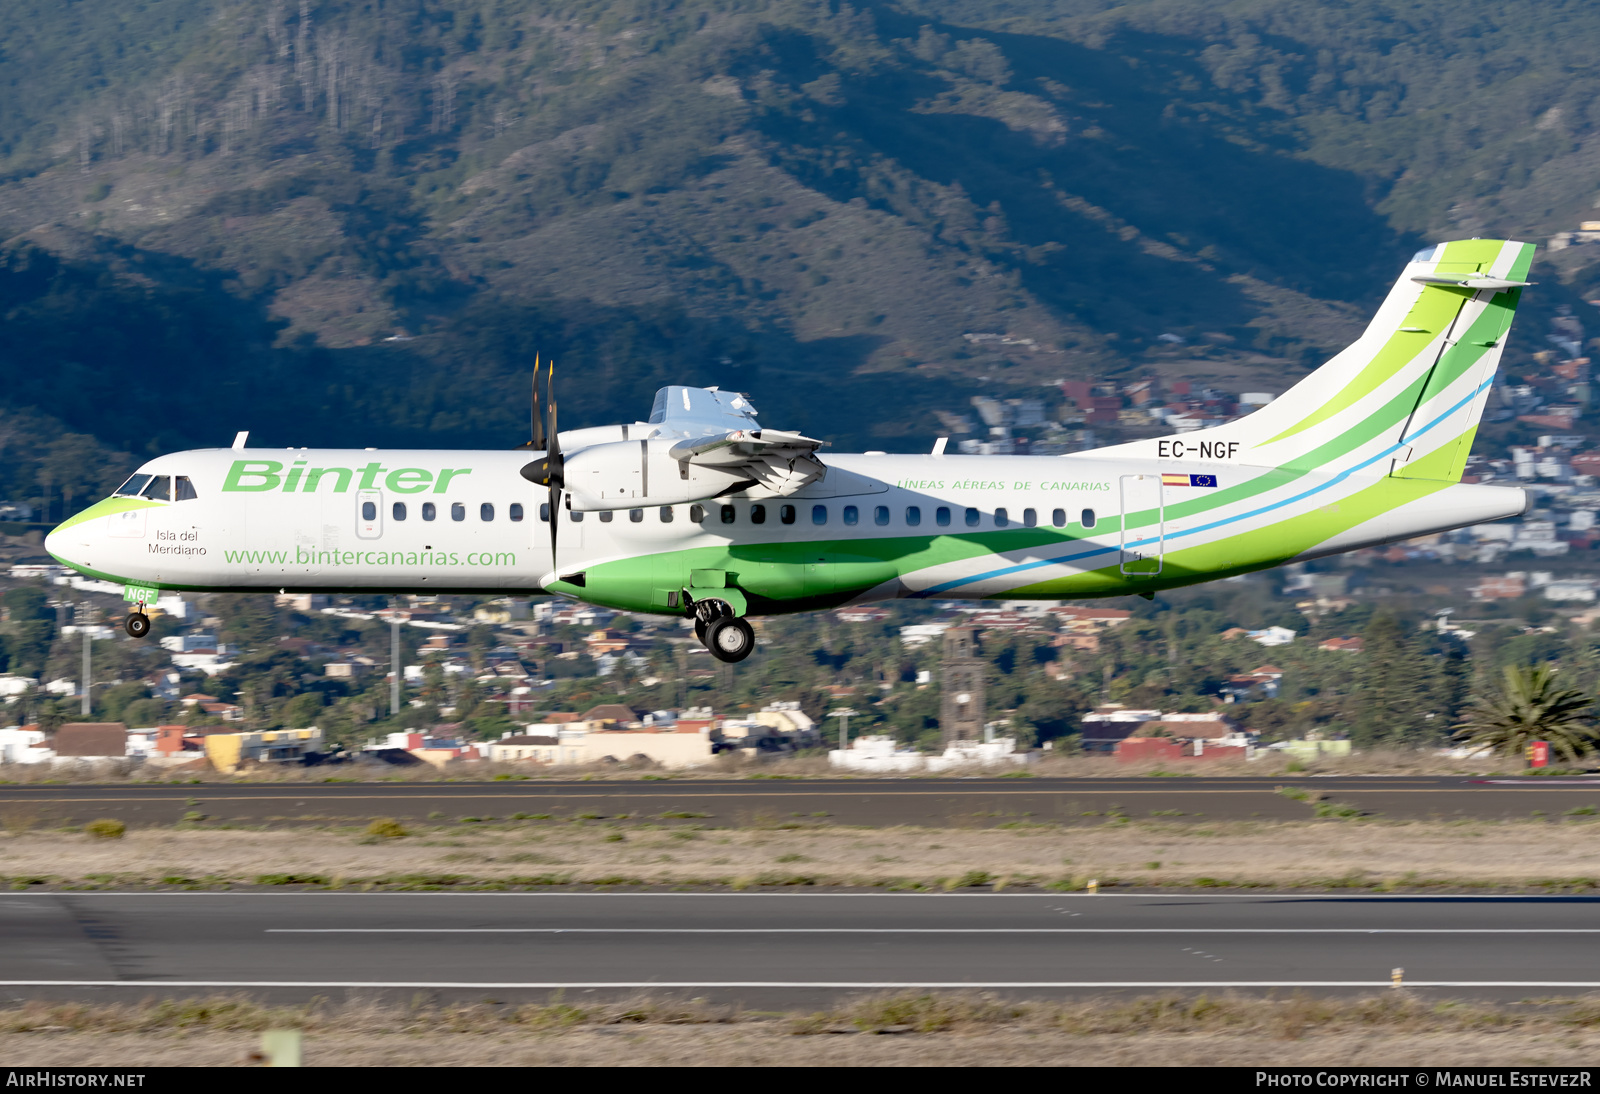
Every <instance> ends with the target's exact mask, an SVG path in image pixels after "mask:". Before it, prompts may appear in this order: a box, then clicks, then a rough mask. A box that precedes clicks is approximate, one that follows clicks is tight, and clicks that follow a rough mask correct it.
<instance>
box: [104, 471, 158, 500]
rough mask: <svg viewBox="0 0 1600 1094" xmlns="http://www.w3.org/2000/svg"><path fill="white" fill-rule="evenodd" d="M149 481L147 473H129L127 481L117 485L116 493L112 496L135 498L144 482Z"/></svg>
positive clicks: (143, 486)
mask: <svg viewBox="0 0 1600 1094" xmlns="http://www.w3.org/2000/svg"><path fill="white" fill-rule="evenodd" d="M149 481H150V476H149V475H129V476H128V481H127V482H125V483H123V484H122V485H121V486H119V487H117V490H116V493H115V494H113V495H112V497H117V498H136V497H138V496H139V491H141V490H143V489H144V488H145V484H146V483H148V482H149Z"/></svg>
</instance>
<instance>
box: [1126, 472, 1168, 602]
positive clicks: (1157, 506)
mask: <svg viewBox="0 0 1600 1094" xmlns="http://www.w3.org/2000/svg"><path fill="white" fill-rule="evenodd" d="M1119 485H1120V489H1121V494H1120V498H1121V503H1122V523H1121V531H1120V532H1119V533H1118V536H1119V539H1118V542H1119V545H1120V546H1121V548H1122V564H1121V570H1122V572H1123V573H1125V574H1129V575H1133V576H1145V577H1148V576H1151V575H1153V574H1159V573H1160V572H1161V564H1162V556H1163V553H1164V552H1165V549H1166V538H1167V514H1166V499H1165V497H1164V496H1163V491H1162V489H1161V476H1160V475H1150V474H1145V475H1123V476H1121V477H1120V480H1119Z"/></svg>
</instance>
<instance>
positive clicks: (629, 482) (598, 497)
mask: <svg viewBox="0 0 1600 1094" xmlns="http://www.w3.org/2000/svg"><path fill="white" fill-rule="evenodd" d="M673 444H674V442H673V441H671V440H660V441H656V440H642V441H612V442H610V443H608V444H596V445H590V446H589V447H588V448H582V449H579V450H578V451H576V452H574V453H572V454H571V455H570V456H568V457H567V458H566V464H565V469H564V474H563V478H564V479H565V483H566V490H567V493H568V494H569V495H570V497H571V499H572V502H571V504H572V508H573V509H574V510H577V511H578V512H584V513H594V512H602V511H604V510H607V509H637V508H641V507H643V506H647V505H681V504H684V503H686V502H693V501H705V500H706V499H707V498H714V497H717V496H718V495H719V494H723V493H727V492H729V491H731V490H734V489H736V488H742V487H746V486H754V485H756V480H755V479H752V478H750V477H749V475H748V473H747V472H746V471H745V470H744V469H742V468H739V467H706V466H702V465H699V464H695V463H691V462H689V461H687V460H675V459H673V458H672V457H671V456H670V455H668V453H669V452H670V451H671V449H672V447H673Z"/></svg>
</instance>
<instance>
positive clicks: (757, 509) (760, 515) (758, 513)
mask: <svg viewBox="0 0 1600 1094" xmlns="http://www.w3.org/2000/svg"><path fill="white" fill-rule="evenodd" d="M750 523H751V524H765V523H767V507H766V506H765V505H752V506H751V507H750Z"/></svg>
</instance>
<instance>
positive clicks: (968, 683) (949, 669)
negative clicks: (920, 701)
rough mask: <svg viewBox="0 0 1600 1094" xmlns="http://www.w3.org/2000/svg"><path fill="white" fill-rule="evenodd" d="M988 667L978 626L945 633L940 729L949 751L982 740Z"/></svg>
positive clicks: (940, 674) (941, 664)
mask: <svg viewBox="0 0 1600 1094" xmlns="http://www.w3.org/2000/svg"><path fill="white" fill-rule="evenodd" d="M988 669H989V666H988V665H987V664H985V663H984V662H983V661H982V660H981V659H980V658H979V657H978V630H977V628H976V627H951V628H950V629H949V630H947V631H945V632H944V660H942V661H941V662H940V663H939V677H940V687H941V688H942V689H943V690H942V695H941V702H940V704H939V729H940V734H941V739H942V740H943V742H944V745H945V747H946V748H948V747H949V746H951V745H953V744H955V743H956V742H957V741H981V740H983V723H984V711H985V709H986V708H985V705H984V681H985V677H986V674H987V672H988Z"/></svg>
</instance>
